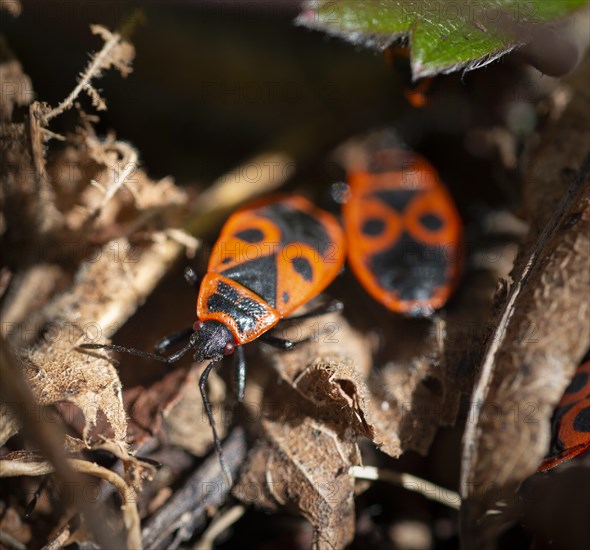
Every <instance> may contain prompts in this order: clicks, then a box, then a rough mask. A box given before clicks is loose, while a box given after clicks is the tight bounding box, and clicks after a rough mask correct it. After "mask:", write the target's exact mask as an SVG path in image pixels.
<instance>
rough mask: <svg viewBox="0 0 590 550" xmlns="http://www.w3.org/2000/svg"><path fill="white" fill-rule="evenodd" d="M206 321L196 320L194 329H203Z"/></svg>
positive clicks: (196, 330)
mask: <svg viewBox="0 0 590 550" xmlns="http://www.w3.org/2000/svg"><path fill="white" fill-rule="evenodd" d="M204 324H205V323H203V321H195V323H194V325H193V330H194V331H195V332H198V331H199V330H201V329H202V328H203V325H204Z"/></svg>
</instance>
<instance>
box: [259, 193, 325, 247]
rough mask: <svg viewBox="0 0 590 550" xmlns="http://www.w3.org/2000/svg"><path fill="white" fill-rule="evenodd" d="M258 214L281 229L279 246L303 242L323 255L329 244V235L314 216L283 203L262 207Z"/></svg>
mask: <svg viewBox="0 0 590 550" xmlns="http://www.w3.org/2000/svg"><path fill="white" fill-rule="evenodd" d="M259 214H260V216H262V217H264V218H268V219H269V220H271V221H272V222H273V223H274V224H275V225H276V226H277V227H278V228H279V230H280V231H281V243H280V244H281V247H285V246H287V245H288V244H290V243H303V244H307V245H309V246H311V247H312V248H315V249H316V250H317V251H318V252H319V253H320V254H322V255H324V254H325V253H326V251H327V250H328V247H329V246H330V242H331V241H330V237H329V235H328V233H327V231H326V229H325V228H324V226H323V225H322V223H320V222H319V221H318V220H317V219H316V218H314V217H313V216H310V215H309V214H307V213H306V212H302V211H301V210H297V209H295V208H293V207H292V206H289V205H286V204H284V203H276V204H270V205H268V206H266V207H264V208H262V209H261V210H260V212H259Z"/></svg>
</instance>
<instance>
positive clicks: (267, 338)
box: [259, 334, 311, 351]
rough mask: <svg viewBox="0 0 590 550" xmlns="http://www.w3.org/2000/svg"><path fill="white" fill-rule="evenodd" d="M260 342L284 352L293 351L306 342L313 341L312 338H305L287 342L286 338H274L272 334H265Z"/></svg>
mask: <svg viewBox="0 0 590 550" xmlns="http://www.w3.org/2000/svg"><path fill="white" fill-rule="evenodd" d="M259 340H260V341H262V342H264V343H265V344H268V345H269V346H273V347H274V348H277V349H280V350H283V351H291V350H292V349H294V348H295V346H298V345H299V344H303V343H304V342H308V341H309V340H311V337H309V338H304V339H303V340H297V341H296V342H295V341H294V340H287V339H286V338H279V337H278V336H272V335H271V334H263V335H262V336H260V337H259Z"/></svg>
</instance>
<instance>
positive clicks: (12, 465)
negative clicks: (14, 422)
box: [0, 458, 142, 550]
mask: <svg viewBox="0 0 590 550" xmlns="http://www.w3.org/2000/svg"><path fill="white" fill-rule="evenodd" d="M66 463H67V464H68V467H70V468H71V469H72V470H74V471H76V472H79V473H82V474H89V475H92V476H95V477H99V478H101V479H104V480H106V481H108V482H109V483H111V484H112V485H113V486H114V487H115V488H116V489H117V491H118V492H119V495H120V496H121V500H122V501H123V504H122V506H121V510H123V516H124V519H125V527H126V528H127V548H128V549H129V550H135V549H141V548H142V546H141V534H140V519H139V513H138V511H137V494H136V492H135V490H134V489H133V487H131V486H130V485H128V484H127V483H126V482H125V480H124V479H123V478H122V477H121V476H119V475H118V474H116V473H115V472H113V471H111V470H108V469H107V468H103V467H102V466H99V465H98V464H95V463H94V462H88V461H86V460H81V459H78V458H70V459H67V460H66ZM53 471H54V467H53V465H52V464H51V463H49V462H47V461H43V462H22V461H19V460H2V461H0V477H15V476H41V475H46V474H50V473H52V472H53Z"/></svg>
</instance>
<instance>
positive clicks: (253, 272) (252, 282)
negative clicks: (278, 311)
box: [221, 254, 277, 307]
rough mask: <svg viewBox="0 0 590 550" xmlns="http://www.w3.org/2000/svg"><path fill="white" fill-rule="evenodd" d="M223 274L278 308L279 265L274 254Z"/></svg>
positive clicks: (240, 265) (238, 266) (245, 263)
mask: <svg viewBox="0 0 590 550" xmlns="http://www.w3.org/2000/svg"><path fill="white" fill-rule="evenodd" d="M221 274H222V275H223V276H224V277H227V278H228V279H232V280H233V281H236V282H237V283H240V284H241V285H242V286H244V287H246V288H247V289H248V290H251V291H252V292H254V294H257V295H258V296H260V297H261V298H262V299H263V300H264V301H265V302H266V303H268V304H270V305H271V306H272V307H276V303H277V263H276V256H275V255H274V254H273V255H271V256H262V257H261V258H256V259H254V260H250V261H247V262H244V263H241V264H239V265H236V266H234V267H231V268H229V269H226V270H225V271H222V272H221Z"/></svg>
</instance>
